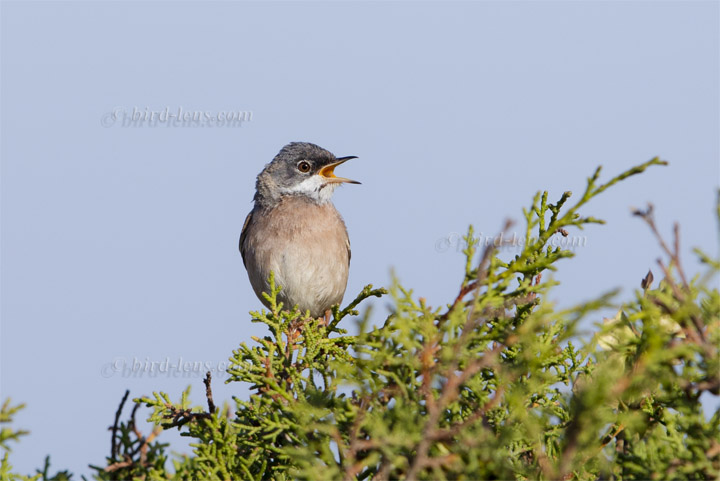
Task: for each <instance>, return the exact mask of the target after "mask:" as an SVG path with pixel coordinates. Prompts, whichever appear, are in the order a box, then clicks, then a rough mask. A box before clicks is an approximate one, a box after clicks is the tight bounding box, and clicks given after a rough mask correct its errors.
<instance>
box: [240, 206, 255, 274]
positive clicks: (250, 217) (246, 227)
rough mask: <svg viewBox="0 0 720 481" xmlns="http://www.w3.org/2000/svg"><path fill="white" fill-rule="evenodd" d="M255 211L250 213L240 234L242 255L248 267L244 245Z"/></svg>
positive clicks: (244, 263)
mask: <svg viewBox="0 0 720 481" xmlns="http://www.w3.org/2000/svg"><path fill="white" fill-rule="evenodd" d="M252 215H253V211H250V213H249V214H248V215H247V217H245V223H244V224H243V228H242V233H241V234H240V244H239V246H238V247H239V248H240V255H241V256H242V260H243V265H244V266H245V267H247V262H245V247H244V245H243V244H245V237H247V231H248V226H249V225H250V221H251V220H252Z"/></svg>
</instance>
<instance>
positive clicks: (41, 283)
mask: <svg viewBox="0 0 720 481" xmlns="http://www.w3.org/2000/svg"><path fill="white" fill-rule="evenodd" d="M0 15H1V17H2V18H1V20H0V21H1V22H2V23H1V26H2V29H1V30H2V33H1V40H2V45H1V47H0V48H1V54H2V72H1V74H0V95H1V107H0V116H1V118H0V120H1V122H2V123H1V127H2V128H1V130H0V137H1V139H0V140H1V142H0V157H1V161H2V171H1V173H2V194H1V195H2V198H1V200H2V211H1V214H2V233H1V239H0V240H1V248H2V251H1V255H2V259H1V261H2V268H1V271H0V274H1V277H0V281H1V289H2V290H1V292H0V296H1V299H0V300H1V304H0V305H1V315H2V325H1V331H0V334H1V340H0V346H1V348H2V349H1V352H2V354H1V361H2V366H1V375H2V377H1V379H0V390H1V391H2V392H1V394H2V397H3V398H4V397H6V396H11V397H12V398H13V400H14V401H17V402H20V401H22V402H25V403H27V404H28V407H27V409H26V410H25V411H23V412H22V413H21V414H20V415H18V416H17V422H16V426H18V427H23V428H26V429H29V430H30V431H31V432H32V434H31V435H30V436H29V437H27V438H25V439H24V440H23V441H22V442H21V443H20V444H18V445H17V446H16V447H15V449H14V453H13V460H14V464H15V466H16V467H17V468H18V469H19V470H20V471H22V472H28V473H29V472H31V471H33V470H34V468H35V467H39V466H40V465H41V462H42V459H43V457H44V456H45V454H47V453H50V454H51V455H52V461H53V464H54V466H56V467H59V468H69V469H70V470H71V471H73V472H75V473H76V474H82V473H88V468H87V464H88V463H103V459H104V457H105V456H106V455H107V454H108V452H109V449H110V439H109V433H108V432H107V431H106V427H107V426H108V425H110V424H111V423H112V418H113V415H114V412H115V409H116V407H117V403H118V402H119V400H120V398H121V397H122V394H123V392H124V390H125V389H130V390H131V395H132V396H140V395H144V394H149V393H151V392H152V391H153V390H156V391H158V390H163V391H166V392H168V393H170V395H171V396H173V397H174V398H177V397H178V396H179V394H180V392H181V391H182V390H183V389H184V388H185V387H186V386H187V385H188V384H192V385H193V389H194V399H196V401H197V402H198V403H199V402H200V401H201V400H202V397H201V393H202V382H201V378H202V374H201V372H194V373H193V372H191V373H190V374H187V375H184V376H179V377H174V376H173V375H168V374H162V373H161V374H159V375H155V376H153V375H150V374H149V373H142V374H141V375H137V376H127V375H123V368H124V369H125V370H126V371H125V372H127V370H129V369H130V367H131V366H132V364H133V363H136V364H137V363H144V362H146V361H147V362H151V363H152V362H156V363H161V362H163V361H165V360H166V359H169V362H170V363H177V362H178V359H179V358H182V359H183V362H191V363H210V364H211V365H213V366H218V365H220V366H222V363H224V362H225V361H226V360H227V358H228V357H229V355H230V353H231V351H232V349H233V348H235V347H236V346H237V345H238V343H240V342H242V341H250V336H251V335H259V334H262V333H263V329H262V327H261V326H258V325H255V324H250V322H249V316H248V314H247V312H248V311H250V310H254V309H257V308H259V307H260V303H259V301H257V299H256V298H255V296H254V294H253V292H252V289H251V287H250V285H249V282H248V280H247V276H246V274H245V271H244V269H243V265H242V260H241V258H240V254H239V253H238V250H237V240H238V236H239V234H240V230H241V228H242V223H243V220H244V218H245V215H246V214H247V212H248V211H249V210H250V208H251V199H252V194H253V191H254V184H255V176H256V175H257V174H258V172H259V171H260V170H261V169H262V168H263V166H264V165H265V163H266V162H268V161H270V160H271V159H272V157H273V156H274V155H275V154H276V153H277V151H278V150H279V149H280V148H281V147H282V146H283V145H284V144H286V143H287V142H290V141H309V142H314V143H317V144H319V145H321V146H323V147H325V148H327V149H329V150H330V151H332V152H334V153H335V154H336V155H338V156H340V155H357V156H359V158H358V159H356V160H353V161H351V162H348V163H347V164H345V165H343V166H342V168H341V169H340V170H338V173H339V174H340V175H343V176H346V177H350V178H353V179H357V180H359V181H361V182H362V185H359V186H358V185H350V186H344V187H343V188H341V189H338V190H337V191H336V193H335V204H336V206H337V207H338V210H339V211H340V212H341V213H342V215H343V216H344V218H345V220H346V223H347V226H348V230H349V232H350V237H351V241H352V246H353V263H352V266H351V273H350V281H349V286H348V291H347V294H346V300H349V299H352V298H353V297H354V295H355V293H357V292H358V291H359V290H360V289H361V288H362V286H364V285H365V284H368V283H373V284H375V285H387V284H388V283H389V280H390V272H391V269H392V270H394V272H395V273H396V274H397V276H398V277H399V278H400V280H401V281H402V282H403V284H404V285H405V286H407V287H412V288H414V290H415V292H416V293H417V294H418V295H422V296H424V297H426V298H427V299H428V302H430V303H431V304H433V305H438V304H441V303H443V302H449V301H450V300H451V298H452V296H453V295H454V294H455V293H456V291H457V286H458V285H459V282H460V280H461V273H462V265H463V259H462V256H461V254H460V253H459V252H457V249H454V248H445V247H442V246H445V245H448V243H449V242H452V241H453V240H454V239H456V235H457V234H456V233H463V232H465V231H466V229H467V226H468V224H470V223H472V224H474V225H475V226H476V230H477V231H479V232H481V233H483V234H485V235H493V234H495V233H496V232H497V231H498V229H499V228H500V227H501V225H502V223H503V220H504V219H505V218H507V217H510V218H514V219H516V220H518V221H520V220H521V208H522V207H523V206H526V205H527V204H528V203H529V202H530V199H531V198H532V196H533V194H534V193H535V192H536V191H537V190H541V189H547V190H549V191H550V196H551V198H553V199H555V198H557V197H559V195H560V194H561V193H562V192H563V191H565V190H572V191H575V192H578V193H579V191H581V189H582V188H583V187H584V183H585V178H586V177H587V176H588V175H590V174H591V173H592V171H593V170H594V168H595V167H596V166H597V165H599V164H602V165H603V166H604V169H605V170H604V175H605V176H606V177H605V178H609V176H611V175H614V174H616V173H619V172H621V171H622V170H625V169H626V168H628V167H630V166H632V165H635V164H638V163H641V162H643V161H645V160H648V159H649V158H651V157H654V156H656V155H659V156H661V157H662V158H664V159H667V160H669V161H670V166H669V167H665V168H655V169H652V170H651V171H649V172H648V173H646V174H644V175H642V176H640V177H636V178H633V179H630V180H628V181H626V182H624V183H622V184H621V185H619V186H617V187H616V188H614V189H613V190H611V191H609V192H608V193H607V194H605V195H603V196H602V197H600V198H598V199H597V200H596V201H593V202H592V203H591V204H590V205H589V206H587V208H586V209H585V210H584V213H587V214H588V215H594V216H596V217H600V218H604V219H606V220H607V221H608V223H607V225H605V226H593V227H591V228H589V229H587V230H585V231H583V232H582V233H575V234H581V235H584V236H586V245H584V246H583V247H581V248H578V249H577V251H576V252H577V257H576V258H575V259H573V260H570V261H564V262H563V264H562V266H561V267H562V268H561V269H560V270H559V271H558V273H557V274H556V275H555V277H556V279H557V280H559V281H560V282H561V285H560V286H559V287H558V288H557V290H556V291H555V293H554V296H555V297H554V299H553V300H555V301H557V302H558V303H559V304H560V305H569V304H572V303H575V302H579V301H582V300H584V299H588V298H591V297H593V296H595V295H597V294H599V293H600V292H603V291H607V290H610V289H612V288H615V287H621V288H622V289H623V291H622V294H621V297H620V298H619V300H622V299H630V298H631V296H632V289H634V288H636V287H637V286H638V285H639V281H640V279H641V278H642V277H643V276H644V275H645V273H646V272H647V270H648V268H653V269H654V270H655V272H656V279H657V278H658V276H659V273H658V272H657V269H656V267H655V266H656V265H655V260H656V258H657V257H659V255H660V249H659V248H658V247H657V246H656V245H655V243H654V241H653V239H652V236H651V234H650V232H649V231H648V229H647V227H646V226H645V225H643V224H642V222H640V221H639V220H638V219H637V218H633V217H631V215H630V208H631V207H644V206H645V205H646V203H647V202H652V203H654V205H655V209H656V216H657V219H658V224H659V226H660V228H661V230H662V232H664V233H666V234H669V233H670V230H671V226H672V223H673V222H674V221H678V222H680V224H681V226H682V246H683V255H684V260H685V263H686V268H687V270H688V271H689V272H691V273H697V272H699V271H700V270H699V267H698V265H697V263H696V262H695V261H694V258H693V257H692V255H691V254H690V252H691V248H692V247H695V246H697V247H701V248H703V249H705V250H706V251H709V252H712V253H716V252H717V245H718V229H717V224H716V223H715V220H714V218H713V214H712V210H713V203H714V197H715V189H716V188H717V186H718V184H719V175H720V167H719V165H720V164H719V159H720V153H719V150H720V142H719V140H720V138H719V137H720V134H719V132H720V120H719V117H720V114H719V105H720V96H719V93H720V87H718V86H719V85H720V75H719V73H718V72H719V67H718V64H719V60H718V59H719V57H720V55H719V47H718V45H719V43H720V42H719V37H718V32H719V28H718V24H719V22H718V20H719V18H720V8H719V4H718V2H715V1H706V2H692V1H688V2H680V1H677V2H671V1H663V2H641V1H636V2H619V1H608V2H565V1H558V2H544V1H541V2H533V3H530V2H457V3H453V2H417V3H415V2H392V3H390V2H388V3H380V2H338V3H330V2H290V3H280V2H264V3H263V2H253V3H250V2H212V3H209V2H177V3H175V2H153V3H140V2H102V3H91V2H86V1H83V2H73V3H71V2H51V3H42V2H35V1H30V2H9V1H3V2H2V4H1V11H0ZM166 108H167V109H168V110H169V111H171V112H175V111H177V110H178V109H179V108H180V109H183V111H201V112H209V113H210V115H217V114H218V113H221V112H223V113H225V112H238V111H239V112H251V117H249V118H248V120H246V121H245V122H242V123H241V125H240V126H218V125H212V126H208V125H207V124H206V125H205V126H199V125H188V124H184V125H178V124H177V123H175V124H174V125H173V124H172V123H162V122H161V123H157V124H155V125H154V126H152V125H148V123H144V124H141V123H136V124H130V123H128V122H125V124H124V123H123V112H125V113H127V114H132V111H133V109H137V110H138V111H145V110H146V109H147V110H149V111H163V110H165V109H166ZM113 114H115V117H113ZM108 119H112V120H115V122H112V121H109V120H108ZM438 246H441V247H440V248H438ZM386 309H387V301H384V300H380V301H378V302H377V303H376V313H378V315H380V314H383V313H385V312H386ZM598 320H599V319H598ZM176 374H177V373H176ZM238 389H239V388H238V387H237V386H226V385H224V384H221V383H219V382H216V383H215V400H216V402H218V401H220V400H223V399H225V400H229V399H230V396H232V395H240V396H243V395H245V394H246V393H245V391H242V390H241V389H240V390H238ZM711 401H713V402H716V400H711ZM163 436H165V437H167V438H168V439H171V440H173V441H175V440H177V439H178V437H177V435H175V434H173V433H166V434H164V435H163ZM177 446H179V449H181V450H182V444H178V445H177Z"/></svg>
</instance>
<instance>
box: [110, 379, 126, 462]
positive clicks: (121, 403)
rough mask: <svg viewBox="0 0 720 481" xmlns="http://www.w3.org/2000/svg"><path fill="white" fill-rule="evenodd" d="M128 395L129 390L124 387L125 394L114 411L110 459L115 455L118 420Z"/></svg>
mask: <svg viewBox="0 0 720 481" xmlns="http://www.w3.org/2000/svg"><path fill="white" fill-rule="evenodd" d="M129 395H130V390H129V389H126V390H125V395H124V396H123V398H122V400H121V401H120V405H119V406H118V408H117V411H115V422H114V423H113V425H112V427H111V428H110V429H111V430H112V437H111V439H110V459H115V456H117V443H116V441H115V440H116V438H117V430H118V423H119V422H120V414H122V410H123V406H125V401H127V398H128V396H129Z"/></svg>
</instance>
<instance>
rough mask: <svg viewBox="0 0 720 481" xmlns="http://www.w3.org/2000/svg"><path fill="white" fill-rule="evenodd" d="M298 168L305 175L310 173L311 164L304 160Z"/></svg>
mask: <svg viewBox="0 0 720 481" xmlns="http://www.w3.org/2000/svg"><path fill="white" fill-rule="evenodd" d="M297 168H298V170H299V171H300V172H302V173H303V174H306V173H308V172H310V164H309V163H308V162H306V161H304V160H303V161H302V162H300V163H298V165H297Z"/></svg>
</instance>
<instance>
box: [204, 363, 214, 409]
mask: <svg viewBox="0 0 720 481" xmlns="http://www.w3.org/2000/svg"><path fill="white" fill-rule="evenodd" d="M211 381H212V375H211V374H210V371H208V372H207V373H206V374H205V379H203V383H205V397H207V403H208V411H209V412H210V414H215V403H214V402H213V394H212V388H211V387H210V382H211Z"/></svg>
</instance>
